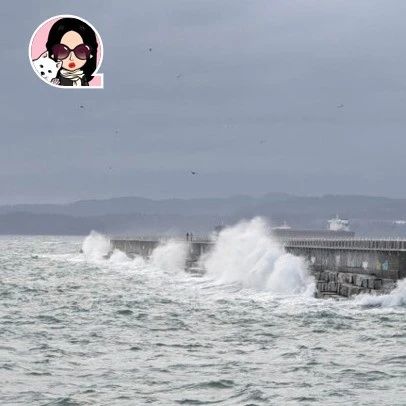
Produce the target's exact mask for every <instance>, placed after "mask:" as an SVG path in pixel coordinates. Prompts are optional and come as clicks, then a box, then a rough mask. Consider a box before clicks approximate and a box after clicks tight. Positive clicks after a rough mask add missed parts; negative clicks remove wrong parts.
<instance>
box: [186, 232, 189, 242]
mask: <svg viewBox="0 0 406 406" xmlns="http://www.w3.org/2000/svg"><path fill="white" fill-rule="evenodd" d="M186 241H189V233H186Z"/></svg>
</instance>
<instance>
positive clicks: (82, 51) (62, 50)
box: [52, 44, 91, 61]
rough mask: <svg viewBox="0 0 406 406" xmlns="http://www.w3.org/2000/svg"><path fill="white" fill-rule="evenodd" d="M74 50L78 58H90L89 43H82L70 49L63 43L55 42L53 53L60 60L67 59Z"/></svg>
mask: <svg viewBox="0 0 406 406" xmlns="http://www.w3.org/2000/svg"><path fill="white" fill-rule="evenodd" d="M71 52H73V53H74V54H75V55H76V57H77V58H79V59H82V60H85V59H88V58H89V56H90V53H91V49H90V47H89V46H88V45H85V44H80V45H78V46H77V47H75V49H70V48H69V47H67V46H66V45H63V44H55V45H54V46H53V47H52V53H53V55H54V56H55V58H56V59H59V60H60V61H61V60H62V59H66V58H67V57H68V56H69V55H70V53H71Z"/></svg>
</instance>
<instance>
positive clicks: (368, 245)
mask: <svg viewBox="0 0 406 406" xmlns="http://www.w3.org/2000/svg"><path fill="white" fill-rule="evenodd" d="M283 245H284V246H286V247H289V248H326V249H349V250H371V251H406V240H401V239H396V240H394V239H379V240H376V239H367V238H365V239H359V238H349V239H342V240H336V239H328V238H326V239H318V238H315V239H289V240H285V241H283Z"/></svg>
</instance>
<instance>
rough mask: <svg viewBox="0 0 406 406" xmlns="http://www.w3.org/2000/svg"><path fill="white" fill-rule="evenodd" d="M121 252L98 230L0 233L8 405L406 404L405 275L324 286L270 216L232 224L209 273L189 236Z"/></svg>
mask: <svg viewBox="0 0 406 406" xmlns="http://www.w3.org/2000/svg"><path fill="white" fill-rule="evenodd" d="M255 241H256V242H255ZM80 249H82V250H83V253H80ZM110 251H111V247H110V244H109V241H108V239H107V238H106V237H103V236H102V235H100V234H96V233H92V234H91V235H90V236H88V237H87V238H86V239H84V240H83V239H80V238H67V237H58V238H56V237H24V238H22V237H7V238H1V239H0V270H1V274H0V275H1V278H0V298H1V301H0V316H1V317H0V378H1V380H2V385H1V387H0V404H1V405H15V404H24V405H47V404H49V405H87V404H89V405H143V404H159V405H192V404H193V405H207V404H219V405H248V404H249V405H297V404H303V405H312V404H317V405H343V404H357V405H370V404H371V402H372V404H380V405H388V406H389V405H391V406H392V405H395V406H400V405H404V404H405V403H404V399H405V398H406V390H405V386H404V382H405V379H406V362H405V360H406V353H405V350H404V349H405V348H406V305H405V297H406V296H405V284H404V282H400V283H399V286H398V289H397V290H395V291H394V292H392V293H391V294H390V295H385V296H380V297H374V296H370V295H369V296H364V297H360V298H355V299H352V300H342V301H335V300H319V299H314V298H313V297H312V296H311V294H309V292H310V291H311V290H312V289H313V281H312V279H311V277H310V276H309V273H308V271H307V268H306V264H304V263H302V262H301V260H300V259H297V258H295V257H292V256H289V255H287V254H286V253H285V252H284V251H283V249H282V248H281V247H280V246H278V244H277V243H275V242H274V241H273V240H272V239H270V238H269V236H268V234H267V226H266V224H265V223H263V222H262V221H261V220H260V219H255V220H253V221H249V222H245V223H242V224H238V225H237V226H235V227H232V228H230V229H228V230H225V231H224V232H223V233H221V235H220V236H219V238H218V240H217V243H216V245H215V247H214V249H213V251H212V253H211V254H210V255H208V256H207V257H206V258H205V259H204V264H205V266H206V268H207V273H206V274H205V275H203V276H202V277H196V275H190V274H187V273H185V272H184V258H185V252H187V245H186V244H185V243H182V242H178V241H169V242H167V243H162V244H161V246H160V247H159V248H157V249H156V250H155V252H154V253H153V254H152V256H151V258H150V259H149V260H147V261H145V260H144V259H142V258H139V257H136V258H133V259H132V258H128V257H127V256H126V255H125V254H123V253H121V252H119V251H115V252H113V253H112V254H111V255H107V256H106V254H108V253H109V252H110ZM233 268H234V269H235V270H236V274H235V275H233V273H232V272H231V269H233ZM309 286H310V288H309ZM371 399H373V401H372V400H371Z"/></svg>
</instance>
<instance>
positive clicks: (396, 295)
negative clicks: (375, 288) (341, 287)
mask: <svg viewBox="0 0 406 406" xmlns="http://www.w3.org/2000/svg"><path fill="white" fill-rule="evenodd" d="M354 302H355V303H356V304H359V305H361V306H365V307H396V306H406V279H402V280H401V281H398V283H397V286H396V288H395V289H394V290H393V291H392V292H390V293H388V294H386V295H367V294H366V295H359V296H357V297H356V298H355V299H354Z"/></svg>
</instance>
